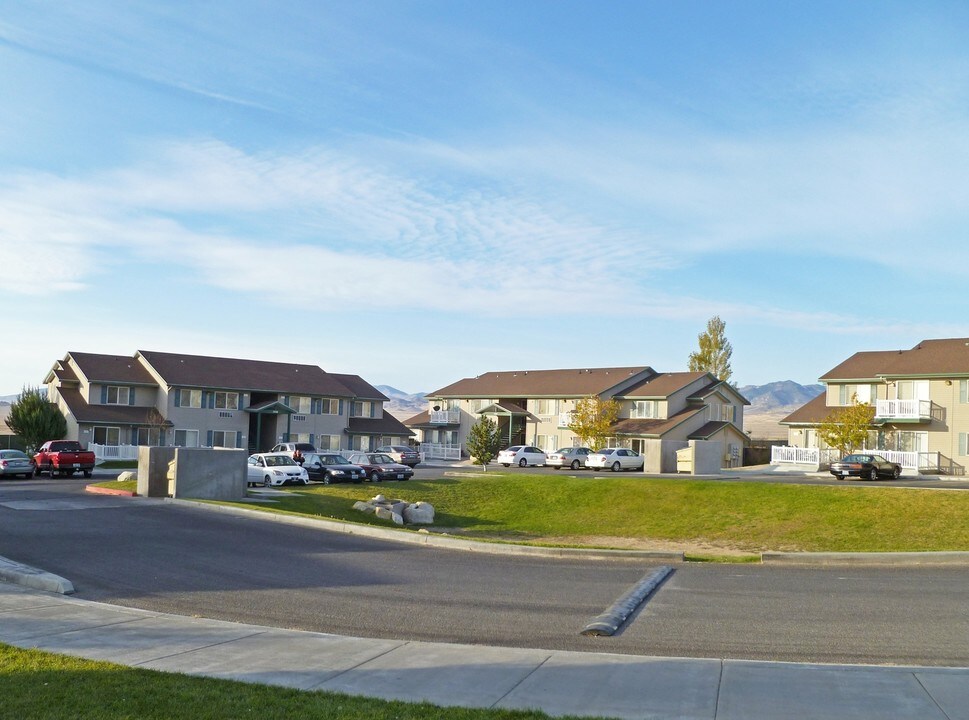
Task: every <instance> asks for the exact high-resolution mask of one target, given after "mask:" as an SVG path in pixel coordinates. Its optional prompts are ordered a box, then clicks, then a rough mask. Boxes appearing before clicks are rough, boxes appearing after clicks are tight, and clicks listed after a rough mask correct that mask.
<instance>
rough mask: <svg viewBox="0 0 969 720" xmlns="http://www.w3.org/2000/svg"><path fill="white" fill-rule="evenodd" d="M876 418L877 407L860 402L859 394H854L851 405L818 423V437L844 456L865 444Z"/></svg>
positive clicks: (836, 410)
mask: <svg viewBox="0 0 969 720" xmlns="http://www.w3.org/2000/svg"><path fill="white" fill-rule="evenodd" d="M874 418H875V408H874V407H873V406H872V405H870V404H869V403H863V402H858V396H857V395H852V396H851V405H848V406H846V407H841V408H836V409H835V410H833V411H831V413H830V414H829V415H828V417H826V418H825V419H824V421H823V422H822V423H821V424H820V425H818V437H819V438H821V439H822V440H823V441H824V442H825V443H827V444H828V445H830V446H831V447H833V448H837V449H838V452H840V453H841V457H844V456H845V455H848V454H850V453H851V452H853V451H855V450H860V449H861V448H862V447H863V446H864V444H865V442H866V441H867V440H868V431H869V430H870V429H871V426H872V420H874Z"/></svg>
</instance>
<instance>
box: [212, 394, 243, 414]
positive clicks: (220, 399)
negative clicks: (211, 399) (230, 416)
mask: <svg viewBox="0 0 969 720" xmlns="http://www.w3.org/2000/svg"><path fill="white" fill-rule="evenodd" d="M215 406H216V407H217V408H219V409H220V410H238V409H239V393H234V392H217V393H215Z"/></svg>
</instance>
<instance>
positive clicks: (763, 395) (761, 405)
mask: <svg viewBox="0 0 969 720" xmlns="http://www.w3.org/2000/svg"><path fill="white" fill-rule="evenodd" d="M737 389H738V390H739V391H740V394H741V395H743V396H744V397H745V398H747V399H748V400H750V407H749V408H747V411H746V412H748V413H749V412H751V411H756V412H771V411H775V410H785V409H787V408H790V411H791V412H793V411H794V410H796V409H797V408H799V407H801V406H802V405H803V404H804V403H806V402H808V401H810V400H813V399H814V398H816V397H817V396H818V395H820V394H821V393H823V392H824V385H820V384H817V383H815V384H814V385H799V384H798V383H796V382H794V381H793V380H779V381H778V382H772V383H767V384H766V385H744V386H743V387H741V388H737Z"/></svg>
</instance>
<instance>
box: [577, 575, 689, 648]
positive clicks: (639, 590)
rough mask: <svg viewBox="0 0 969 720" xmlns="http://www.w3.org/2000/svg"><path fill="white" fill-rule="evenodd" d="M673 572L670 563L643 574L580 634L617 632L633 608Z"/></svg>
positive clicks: (610, 633)
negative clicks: (640, 578)
mask: <svg viewBox="0 0 969 720" xmlns="http://www.w3.org/2000/svg"><path fill="white" fill-rule="evenodd" d="M671 572H673V568H672V567H671V566H670V565H663V566H661V567H658V568H656V569H655V570H653V572H651V573H649V574H648V575H645V576H643V579H642V580H640V581H639V582H638V583H636V584H635V585H633V586H632V587H631V588H629V590H627V591H626V592H625V594H624V595H623V596H622V597H620V598H619V599H618V600H616V602H614V603H613V604H612V605H610V606H609V608H608V609H607V610H606V611H605V612H604V613H602V614H601V615H599V616H598V617H597V618H596V619H595V620H593V621H592V622H590V623H589V624H588V625H586V626H585V628H584V629H583V630H582V632H581V633H580V634H581V635H612V634H613V633H615V632H616V631H617V630H618V629H619V628H620V627H622V624H623V623H624V622H626V618H628V617H629V616H630V615H631V614H632V612H633V610H635V609H636V608H638V607H639V606H640V605H641V604H642V603H643V602H644V601H645V600H646V598H647V597H649V595H650V593H652V592H653V590H655V589H656V588H657V587H658V586H659V584H660V583H661V582H663V581H664V580H665V579H666V577H667V576H668V575H669V574H670V573H671Z"/></svg>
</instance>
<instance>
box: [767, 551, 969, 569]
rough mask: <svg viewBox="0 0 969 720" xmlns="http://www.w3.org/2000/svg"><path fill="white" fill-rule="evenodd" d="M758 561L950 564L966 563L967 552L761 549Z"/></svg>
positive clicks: (785, 563) (910, 564) (814, 563)
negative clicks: (781, 550) (780, 550)
mask: <svg viewBox="0 0 969 720" xmlns="http://www.w3.org/2000/svg"><path fill="white" fill-rule="evenodd" d="M761 562H763V563H764V564H765V565H766V564H768V563H769V564H772V565H896V566H900V567H903V566H913V565H954V566H969V552H957V551H953V552H870V553H861V552H859V553H851V552H800V553H785V552H765V553H761Z"/></svg>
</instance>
